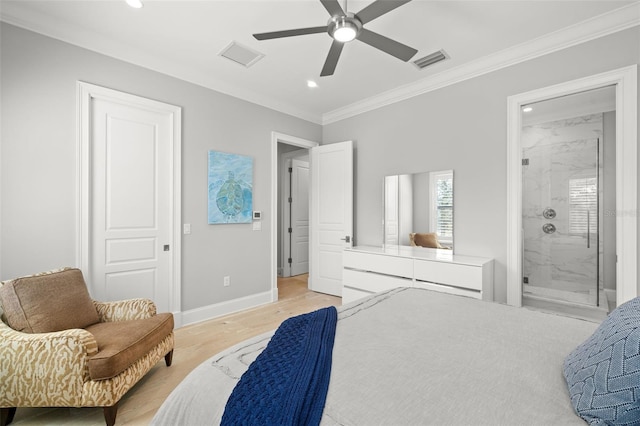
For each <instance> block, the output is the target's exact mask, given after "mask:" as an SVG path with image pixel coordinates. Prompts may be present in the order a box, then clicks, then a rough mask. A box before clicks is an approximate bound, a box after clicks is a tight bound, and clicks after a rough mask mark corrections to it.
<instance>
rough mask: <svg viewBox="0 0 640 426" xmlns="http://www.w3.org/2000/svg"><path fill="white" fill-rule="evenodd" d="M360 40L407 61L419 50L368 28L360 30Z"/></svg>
mask: <svg viewBox="0 0 640 426" xmlns="http://www.w3.org/2000/svg"><path fill="white" fill-rule="evenodd" d="M358 40H360V41H362V42H364V43H367V44H368V45H369V46H372V47H375V48H376V49H379V50H382V51H383V52H386V53H388V54H389V55H391V56H395V57H396V58H398V59H400V60H402V61H405V62H407V61H408V60H409V59H411V58H412V57H413V55H415V54H416V53H418V51H417V50H416V49H414V48H412V47H409V46H407V45H405V44H402V43H399V42H397V41H395V40H391V39H390V38H387V37H385V36H383V35H380V34H378V33H374V32H373V31H369V30H367V29H366V28H363V29H362V30H360V34H358Z"/></svg>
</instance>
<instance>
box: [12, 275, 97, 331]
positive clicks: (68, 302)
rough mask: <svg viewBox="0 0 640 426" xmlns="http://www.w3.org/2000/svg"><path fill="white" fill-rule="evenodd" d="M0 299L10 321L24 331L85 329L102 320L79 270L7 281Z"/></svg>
mask: <svg viewBox="0 0 640 426" xmlns="http://www.w3.org/2000/svg"><path fill="white" fill-rule="evenodd" d="M0 301H1V303H2V306H3V308H4V315H5V317H6V319H7V324H9V326H10V327H11V328H13V329H14V330H17V331H21V332H23V333H49V332H52V331H61V330H68V329H71V328H84V327H86V326H88V325H91V324H95V323H97V322H98V321H99V318H98V311H97V310H96V308H95V306H94V304H93V301H92V300H91V297H90V296H89V291H88V290H87V286H86V284H85V282H84V278H83V276H82V272H81V271H80V270H79V269H74V268H65V269H62V270H57V271H51V272H48V273H43V274H37V275H31V276H28V277H22V278H16V279H14V280H11V281H7V282H5V283H4V285H3V286H1V287H0Z"/></svg>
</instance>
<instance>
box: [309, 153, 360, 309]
mask: <svg viewBox="0 0 640 426" xmlns="http://www.w3.org/2000/svg"><path fill="white" fill-rule="evenodd" d="M310 154H311V156H310V157H311V211H310V218H311V265H310V268H309V288H310V289H311V290H313V291H317V292H321V293H328V294H332V295H335V296H341V295H342V252H343V250H344V248H345V247H351V245H352V236H353V143H352V142H351V141H346V142H340V143H334V144H329V145H321V146H318V147H315V148H312V149H311V150H310Z"/></svg>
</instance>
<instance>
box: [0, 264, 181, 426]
mask: <svg viewBox="0 0 640 426" xmlns="http://www.w3.org/2000/svg"><path fill="white" fill-rule="evenodd" d="M0 318H1V319H2V320H1V321H0V425H1V426H5V425H6V424H9V423H11V421H12V420H13V417H14V415H15V412H16V408H17V407H104V416H105V421H106V423H107V425H109V426H111V425H113V424H114V423H115V419H116V413H117V404H118V401H119V400H120V398H122V396H123V395H124V394H125V393H126V392H127V391H128V390H129V389H130V388H131V387H133V385H135V384H136V383H137V382H138V381H139V380H140V379H141V378H142V377H143V376H144V375H145V374H146V373H147V372H148V371H149V370H150V369H151V368H152V367H153V366H154V365H155V364H156V363H157V362H158V361H159V360H160V359H162V357H164V358H165V362H166V364H167V366H170V365H171V360H172V356H173V344H174V342H173V315H172V314H170V313H161V314H156V307H155V304H154V303H153V302H152V301H150V300H147V299H132V300H125V301H119V302H106V303H101V302H96V301H94V300H92V299H91V298H90V296H89V292H88V290H87V287H86V284H85V282H84V278H83V276H82V272H81V271H80V270H78V269H73V268H64V269H60V270H56V271H49V272H45V273H42V274H37V275H32V276H29V277H22V278H17V279H15V280H11V281H5V282H2V283H0Z"/></svg>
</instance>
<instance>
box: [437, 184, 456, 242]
mask: <svg viewBox="0 0 640 426" xmlns="http://www.w3.org/2000/svg"><path fill="white" fill-rule="evenodd" d="M436 232H437V234H438V236H439V237H440V238H445V239H446V238H452V237H453V176H451V175H442V176H439V177H437V178H436Z"/></svg>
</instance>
